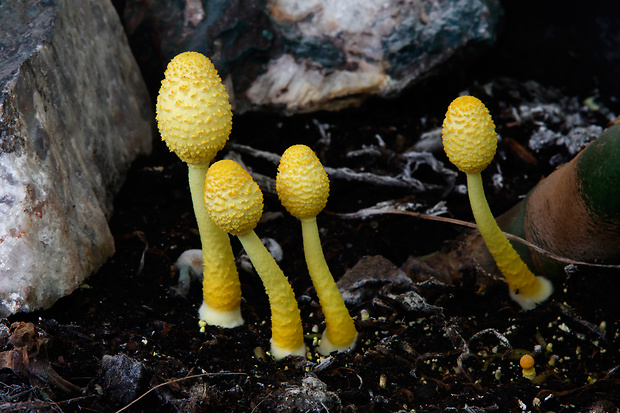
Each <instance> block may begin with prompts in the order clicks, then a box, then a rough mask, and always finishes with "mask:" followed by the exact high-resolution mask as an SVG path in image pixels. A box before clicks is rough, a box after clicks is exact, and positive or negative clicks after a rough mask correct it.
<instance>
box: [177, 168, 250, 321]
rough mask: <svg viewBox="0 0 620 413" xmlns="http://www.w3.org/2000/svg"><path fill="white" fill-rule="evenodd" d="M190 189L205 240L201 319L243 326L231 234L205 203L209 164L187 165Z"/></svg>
mask: <svg viewBox="0 0 620 413" xmlns="http://www.w3.org/2000/svg"><path fill="white" fill-rule="evenodd" d="M188 170H189V188H190V193H191V195H192V204H193V206H194V214H195V216H196V222H197V224H198V232H199V233H200V240H201V243H202V260H203V271H202V274H203V281H202V294H203V302H202V305H201V306H200V310H199V314H198V315H199V317H200V320H202V321H205V322H206V323H207V324H210V325H218V326H220V327H226V328H232V327H237V326H240V325H243V318H242V317H241V283H240V282H239V275H238V273H237V267H236V265H235V256H234V254H233V251H232V247H231V246H230V239H229V237H228V234H227V233H226V232H224V231H223V230H222V229H220V228H219V227H218V226H217V225H215V223H214V222H213V220H211V217H209V214H208V212H207V209H206V208H205V205H204V198H203V196H204V185H205V176H206V174H207V171H208V170H209V164H208V163H200V164H188Z"/></svg>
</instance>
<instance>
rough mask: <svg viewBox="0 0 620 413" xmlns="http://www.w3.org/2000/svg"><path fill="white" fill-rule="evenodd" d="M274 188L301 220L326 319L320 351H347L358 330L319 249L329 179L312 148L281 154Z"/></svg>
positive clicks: (295, 147)
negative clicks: (319, 222)
mask: <svg viewBox="0 0 620 413" xmlns="http://www.w3.org/2000/svg"><path fill="white" fill-rule="evenodd" d="M276 189H277V191H278V197H279V198H280V202H282V205H284V207H285V208H286V210H287V211H288V212H289V213H290V214H291V215H293V216H294V217H296V218H299V220H300V221H301V228H302V236H303V244H304V254H305V257H306V265H307V266H308V272H309V273H310V277H311V278H312V283H313V284H314V288H315V290H316V293H317V296H318V298H319V303H320V304H321V308H322V310H323V314H324V316H325V326H326V327H325V332H324V333H323V337H322V339H321V344H320V346H319V352H320V353H321V354H324V355H325V354H329V353H331V352H332V351H348V350H350V349H352V348H353V347H354V346H355V339H356V338H357V330H356V329H355V323H354V322H353V319H352V318H351V316H350V315H349V311H348V310H347V307H346V306H345V304H344V300H343V299H342V296H341V295H340V291H339V290H338V287H337V286H336V283H335V281H334V278H333V277H332V274H331V272H330V271H329V267H328V266H327V262H326V261H325V256H324V255H323V249H322V248H321V240H320V238H319V230H318V227H317V223H316V216H317V215H318V214H319V213H320V212H321V211H322V210H323V208H324V207H325V205H326V204H327V197H328V196H329V179H328V177H327V173H326V172H325V168H323V165H321V162H320V161H319V158H317V156H316V155H315V153H314V152H313V151H312V149H310V148H309V147H307V146H305V145H294V146H291V147H290V148H288V149H287V150H286V151H285V152H284V154H282V158H281V159H280V165H279V166H278V175H277V178H276Z"/></svg>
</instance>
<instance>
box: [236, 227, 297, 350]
mask: <svg viewBox="0 0 620 413" xmlns="http://www.w3.org/2000/svg"><path fill="white" fill-rule="evenodd" d="M237 237H238V238H239V241H241V245H243V249H244V250H245V252H246V253H247V254H248V257H250V261H252V265H253V266H254V268H255V269H256V272H257V273H258V275H259V276H260V278H261V280H262V282H263V286H264V287H265V291H266V293H267V296H268V297H269V304H270V306H271V341H272V346H271V354H272V356H273V358H274V359H276V360H279V359H281V358H284V357H286V356H289V355H296V356H305V354H306V346H305V343H304V335H303V329H302V326H301V315H300V312H299V307H298V306H297V301H296V300H295V293H294V291H293V288H292V287H291V285H290V284H289V282H288V279H287V278H286V276H285V275H284V273H283V272H282V270H281V269H280V267H279V266H278V264H277V263H276V261H275V260H274V259H273V257H272V256H271V254H270V253H269V251H267V248H265V246H264V245H263V243H262V242H261V240H260V238H258V236H257V235H256V233H255V232H254V231H247V232H244V233H242V234H238V235H237Z"/></svg>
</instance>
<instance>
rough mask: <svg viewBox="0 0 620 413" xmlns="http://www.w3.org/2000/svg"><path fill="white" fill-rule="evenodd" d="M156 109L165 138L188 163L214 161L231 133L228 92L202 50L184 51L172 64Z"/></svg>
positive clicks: (161, 131) (168, 68)
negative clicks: (199, 51) (197, 51)
mask: <svg viewBox="0 0 620 413" xmlns="http://www.w3.org/2000/svg"><path fill="white" fill-rule="evenodd" d="M156 110H157V126H158V128H159V132H160V134H161V136H162V139H163V140H164V141H165V142H166V145H168V148H170V150H171V151H173V152H175V153H176V154H177V155H178V156H179V158H181V160H183V161H184V162H187V163H200V162H209V161H211V159H213V158H214V157H215V154H216V153H217V152H218V151H219V150H220V149H222V148H223V147H224V145H225V144H226V141H227V140H228V136H229V135H230V130H231V128H232V112H231V107H230V103H229V102H228V93H226V89H225V88H224V85H223V84H222V81H221V80H220V76H219V75H218V73H217V70H215V67H214V66H213V63H211V61H210V60H209V59H208V58H206V57H205V56H204V55H202V54H200V53H196V52H185V53H181V54H179V55H177V56H176V57H175V58H174V59H172V60H171V61H170V63H168V67H167V68H166V72H165V78H164V80H163V81H162V82H161V88H160V89H159V95H158V96H157V107H156Z"/></svg>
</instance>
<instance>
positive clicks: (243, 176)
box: [204, 160, 263, 235]
mask: <svg viewBox="0 0 620 413" xmlns="http://www.w3.org/2000/svg"><path fill="white" fill-rule="evenodd" d="M204 200H205V206H206V208H207V211H208V212H209V215H210V216H211V219H212V220H213V222H215V224H216V225H217V226H219V227H220V228H221V229H223V230H224V231H226V232H228V233H230V234H233V235H239V234H243V233H245V232H248V231H251V230H253V229H254V227H256V224H258V221H259V220H260V218H261V216H262V214H263V193H262V192H261V190H260V188H259V187H258V185H257V184H256V182H254V180H253V179H252V177H251V176H250V174H249V173H248V172H247V171H246V170H245V169H243V168H242V167H241V166H240V165H239V164H238V163H237V162H235V161H231V160H222V161H218V162H215V163H214V164H213V165H211V167H210V168H209V172H207V177H206V180H205V196H204Z"/></svg>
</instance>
